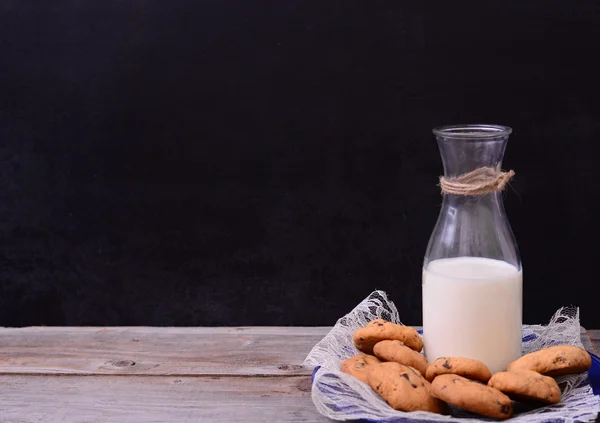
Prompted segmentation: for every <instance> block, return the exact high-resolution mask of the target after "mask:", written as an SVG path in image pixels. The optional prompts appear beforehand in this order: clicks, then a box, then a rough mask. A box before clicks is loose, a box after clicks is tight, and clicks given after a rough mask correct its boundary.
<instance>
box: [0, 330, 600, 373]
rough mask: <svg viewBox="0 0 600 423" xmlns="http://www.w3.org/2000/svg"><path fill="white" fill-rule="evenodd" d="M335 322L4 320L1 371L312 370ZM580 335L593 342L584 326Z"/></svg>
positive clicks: (587, 342)
mask: <svg viewBox="0 0 600 423" xmlns="http://www.w3.org/2000/svg"><path fill="white" fill-rule="evenodd" d="M329 329H330V328H328V327H314V328H305V327H239V328H151V327H123V328H114V327H111V328H90V327H83V328H79V327H78V328H72V327H71V328H69V327H31V328H19V329H14V328H0V373H4V374H88V375H94V374H96V375H111V374H112V375H158V376H168V375H273V376H275V375H281V376H294V375H308V374H310V369H305V368H302V362H303V361H304V358H305V357H306V355H307V354H308V352H309V351H310V349H311V348H312V347H313V346H314V345H315V344H316V343H317V342H318V341H319V340H320V339H321V338H322V337H323V336H325V334H326V333H327V332H328V331H329ZM596 332H597V333H598V334H600V331H596ZM582 341H583V343H584V345H585V346H586V348H588V349H590V350H591V345H592V344H591V342H590V339H589V337H588V336H587V334H586V333H585V330H583V329H582Z"/></svg>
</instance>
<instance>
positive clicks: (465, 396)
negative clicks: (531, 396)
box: [431, 374, 513, 419]
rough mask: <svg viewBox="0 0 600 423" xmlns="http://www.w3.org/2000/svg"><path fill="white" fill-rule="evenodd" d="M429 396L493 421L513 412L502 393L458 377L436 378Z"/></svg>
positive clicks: (506, 416)
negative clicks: (490, 418)
mask: <svg viewBox="0 0 600 423" xmlns="http://www.w3.org/2000/svg"><path fill="white" fill-rule="evenodd" d="M431 394H432V395H433V396H434V397H436V398H439V399H441V400H442V401H446V402H447V403H448V404H452V405H454V406H455V407H459V408H462V409H465V410H467V411H471V412H473V413H477V414H480V415H482V416H486V417H492V418H495V419H508V418H509V417H510V416H511V415H512V412H513V408H512V402H511V400H510V398H509V397H507V396H506V395H504V394H503V393H502V392H500V391H499V390H497V389H495V388H492V387H489V386H487V385H482V384H481V383H479V382H475V381H472V380H469V379H467V378H464V377H462V376H458V375H453V374H445V375H440V376H438V377H436V378H435V379H434V380H433V382H432V383H431Z"/></svg>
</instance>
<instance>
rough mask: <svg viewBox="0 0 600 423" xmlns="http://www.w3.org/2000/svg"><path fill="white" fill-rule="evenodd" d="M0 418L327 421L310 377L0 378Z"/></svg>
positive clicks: (43, 421) (147, 422)
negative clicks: (315, 400) (312, 394)
mask: <svg viewBox="0 0 600 423" xmlns="http://www.w3.org/2000/svg"><path fill="white" fill-rule="evenodd" d="M0 421H1V422H3V423H13V422H40V423H50V422H52V423H57V422H69V423H79V422H86V423H93V422H94V423H95V422H102V423H111V422H115V423H122V422H128V423H137V422H140V423H151V422H161V423H162V422H178V423H188V422H190V423H191V422H193V423H197V422H260V423H264V422H328V421H330V420H328V419H326V418H324V417H322V416H321V415H320V414H319V413H318V412H317V411H316V409H315V407H314V405H313V403H312V401H311V399H310V377H308V376H294V377H289V376H288V377H286V376H282V377H263V378H260V377H218V376H212V377H209V376H207V377H198V376H195V377H168V376H103V377H90V376H74V375H62V376H36V375H12V376H2V383H0Z"/></svg>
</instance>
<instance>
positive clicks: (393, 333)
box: [352, 319, 423, 354]
mask: <svg viewBox="0 0 600 423" xmlns="http://www.w3.org/2000/svg"><path fill="white" fill-rule="evenodd" d="M352 339H353V341H354V345H355V346H356V348H358V350H359V351H362V352H364V353H366V354H372V353H373V347H374V346H375V344H376V343H378V342H380V341H385V340H386V339H389V340H396V341H401V342H404V344H405V345H406V346H407V347H409V348H411V349H413V350H415V351H417V352H419V351H421V350H422V349H423V340H422V339H421V336H420V335H419V333H418V332H417V331H416V330H414V329H413V328H411V327H409V326H402V325H397V324H396V323H392V322H388V321H386V320H383V319H375V320H372V321H370V322H369V323H368V324H367V325H366V326H365V327H363V328H360V329H358V330H356V332H354V336H353V337H352Z"/></svg>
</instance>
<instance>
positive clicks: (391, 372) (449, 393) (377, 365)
mask: <svg viewBox="0 0 600 423" xmlns="http://www.w3.org/2000/svg"><path fill="white" fill-rule="evenodd" d="M353 341H354V345H355V346H356V348H357V349H358V350H359V351H361V354H357V355H355V356H354V357H351V358H349V359H347V360H345V361H344V362H343V363H342V366H341V368H340V370H341V371H342V372H344V373H347V374H349V375H351V376H354V377H355V378H357V379H358V380H360V381H361V382H363V383H366V384H368V385H369V386H370V387H371V389H373V390H374V391H375V392H377V394H379V395H380V396H381V398H383V399H384V400H385V401H386V402H387V403H388V404H389V405H390V406H391V407H392V408H394V409H396V410H401V411H418V410H420V411H430V412H433V413H439V414H446V413H447V404H451V405H453V406H455V407H459V408H462V409H465V410H468V411H471V412H473V413H477V414H480V415H482V416H486V417H491V418H495V419H507V418H509V417H511V416H512V414H513V404H512V401H513V400H514V401H522V402H526V403H529V404H556V403H558V402H560V399H561V392H560V388H559V387H558V384H557V383H556V381H555V380H554V377H557V376H561V375H567V374H575V373H583V372H585V371H587V370H588V369H589V368H590V366H591V364H592V361H591V357H590V355H589V354H588V353H587V351H585V350H584V349H582V348H578V347H574V346H570V345H559V346H553V347H548V348H544V349H542V350H540V351H536V352H533V353H530V354H526V355H524V356H522V357H521V358H519V359H518V360H515V361H514V362H512V363H511V364H510V365H509V366H508V369H507V370H506V371H503V372H498V373H496V374H494V375H492V373H491V372H490V370H489V369H488V367H487V366H486V365H485V364H484V363H482V362H481V361H478V360H473V359H470V358H462V357H440V358H438V359H437V360H435V361H434V362H432V363H428V362H427V360H426V359H425V357H424V356H423V355H422V354H421V353H420V352H421V350H422V349H423V340H422V339H421V336H420V335H419V333H418V332H417V331H416V330H415V329H413V328H411V327H409V326H402V325H398V324H395V323H392V322H388V321H385V320H383V319H375V320H372V321H371V322H369V323H368V324H367V325H366V326H365V327H363V328H360V329H358V330H357V331H356V332H354V335H353Z"/></svg>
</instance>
